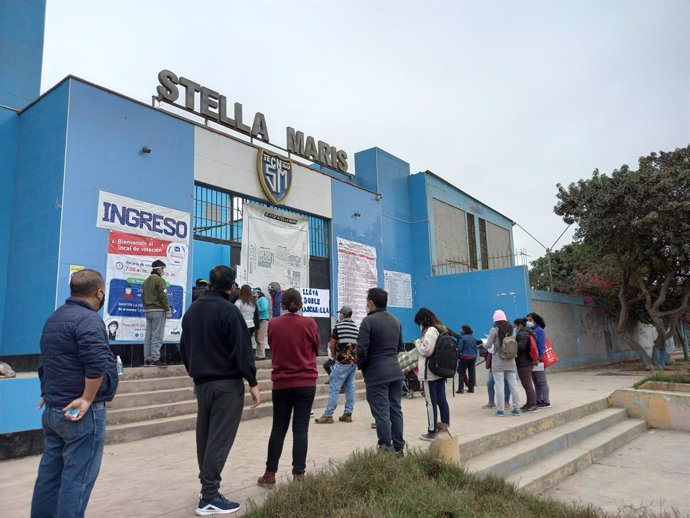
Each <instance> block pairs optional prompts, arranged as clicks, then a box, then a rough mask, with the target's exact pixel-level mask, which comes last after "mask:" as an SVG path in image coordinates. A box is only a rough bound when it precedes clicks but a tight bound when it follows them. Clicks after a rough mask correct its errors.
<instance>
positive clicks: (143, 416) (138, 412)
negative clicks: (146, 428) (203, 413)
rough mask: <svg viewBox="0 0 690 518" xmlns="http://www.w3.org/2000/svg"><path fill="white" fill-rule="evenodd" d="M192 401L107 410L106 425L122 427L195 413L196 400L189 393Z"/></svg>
mask: <svg viewBox="0 0 690 518" xmlns="http://www.w3.org/2000/svg"><path fill="white" fill-rule="evenodd" d="M189 395H190V396H191V397H192V399H187V400H185V401H176V402H174V403H159V404H156V405H146V406H138V407H135V408H119V409H113V410H111V409H110V408H108V412H107V419H106V423H107V426H110V425H123V424H132V423H138V422H146V421H149V420H155V419H163V418H166V417H176V416H181V415H185V414H192V413H195V412H196V399H194V396H193V395H192V394H191V393H190V394H189Z"/></svg>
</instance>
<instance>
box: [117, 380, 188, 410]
mask: <svg viewBox="0 0 690 518" xmlns="http://www.w3.org/2000/svg"><path fill="white" fill-rule="evenodd" d="M187 399H194V385H191V386H187V387H182V388H172V389H163V390H147V391H144V392H132V393H130V394H117V395H116V396H115V399H113V401H112V402H111V403H109V404H108V408H109V409H113V410H119V409H123V408H137V407H144V406H149V405H157V404H162V403H176V402H178V401H185V400H187Z"/></svg>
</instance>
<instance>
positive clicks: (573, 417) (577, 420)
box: [460, 399, 647, 493]
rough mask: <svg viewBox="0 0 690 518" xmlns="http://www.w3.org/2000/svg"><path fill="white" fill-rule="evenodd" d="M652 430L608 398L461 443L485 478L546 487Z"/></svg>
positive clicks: (466, 461)
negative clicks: (616, 406) (614, 405)
mask: <svg viewBox="0 0 690 518" xmlns="http://www.w3.org/2000/svg"><path fill="white" fill-rule="evenodd" d="M528 415H529V414H528ZM503 419H518V418H513V417H509V416H506V417H505V418H503ZM523 419H524V417H523ZM646 430H647V422H646V421H645V420H643V419H631V418H629V417H628V414H627V411H626V410H624V409H619V408H609V406H608V402H607V400H606V399H602V400H600V401H595V402H593V403H588V404H585V405H582V406H580V407H577V408H572V409H568V410H564V411H562V412H558V413H556V414H550V415H548V416H544V417H542V418H540V419H537V420H536V421H531V422H528V423H524V424H522V425H520V426H517V427H513V428H511V429H508V430H503V431H501V432H497V433H494V434H492V435H489V436H486V437H482V438H479V439H475V440H473V441H470V442H468V443H466V444H461V445H460V454H461V457H462V462H463V465H464V467H465V468H466V469H467V470H468V471H472V472H474V473H476V474H477V475H479V476H480V477H482V478H483V477H487V476H497V477H501V478H505V479H506V480H507V481H508V482H511V483H513V484H515V485H516V486H517V487H518V488H520V489H525V490H527V491H529V492H532V493H541V492H543V491H545V490H546V489H548V488H549V487H551V486H553V485H555V484H557V483H558V482H560V481H561V480H563V479H565V478H567V477H568V476H570V475H572V474H573V473H575V472H577V471H579V470H581V469H583V468H585V467H587V466H589V465H591V464H592V463H594V462H596V461H598V460H599V459H601V458H602V457H604V456H605V455H607V454H608V453H611V452H612V451H613V450H615V449H617V448H619V447H621V446H623V445H624V444H625V443H627V442H628V441H630V440H632V439H633V438H635V437H637V436H638V435H639V434H641V433H643V432H645V431H646Z"/></svg>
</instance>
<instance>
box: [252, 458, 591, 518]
mask: <svg viewBox="0 0 690 518" xmlns="http://www.w3.org/2000/svg"><path fill="white" fill-rule="evenodd" d="M247 516H248V517H252V518H269V517H275V518H278V517H280V518H293V517H294V518H302V517H303V518H317V517H327V518H346V517H347V518H351V517H361V518H401V517H410V518H413V517H414V518H418V517H419V516H428V517H445V518H470V517H472V518H474V517H497V518H498V517H511V518H534V517H554V518H561V517H562V518H576V517H577V518H589V517H591V518H594V517H597V516H601V513H600V512H599V511H598V510H597V509H596V508H594V507H592V506H585V505H581V506H573V505H568V504H565V503H562V502H558V501H556V500H552V499H548V498H543V497H537V496H534V495H532V494H530V493H528V492H526V491H520V490H516V489H515V488H514V487H513V486H512V485H510V484H508V483H506V482H505V481H504V480H502V479H498V478H492V477H489V478H487V479H484V480H479V479H478V478H477V477H475V476H474V475H471V474H469V473H467V472H466V471H464V470H463V469H460V468H458V467H455V466H451V465H449V464H447V463H445V462H442V461H439V460H437V459H435V458H433V457H431V456H430V455H429V454H428V453H426V452H424V453H422V452H418V451H414V452H411V453H409V454H408V455H406V456H405V457H404V458H402V459H401V458H397V457H395V456H394V455H393V454H389V453H378V452H375V451H373V450H372V451H357V452H355V453H353V454H352V455H351V456H350V457H349V458H348V459H347V460H346V461H344V462H343V463H341V464H335V463H334V464H331V465H330V466H329V467H327V468H326V469H324V470H322V471H319V472H317V473H313V474H310V475H308V476H307V477H306V478H305V480H304V481H303V482H301V483H299V482H297V483H295V482H292V483H289V484H282V485H280V486H278V487H277V488H276V489H275V490H274V491H272V492H271V493H270V494H269V496H268V497H267V499H266V501H265V502H264V503H263V505H261V506H256V505H253V504H250V509H249V512H248V514H247Z"/></svg>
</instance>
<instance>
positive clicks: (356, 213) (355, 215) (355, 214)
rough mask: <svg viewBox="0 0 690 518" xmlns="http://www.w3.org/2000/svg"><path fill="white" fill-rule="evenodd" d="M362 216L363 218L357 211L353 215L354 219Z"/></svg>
mask: <svg viewBox="0 0 690 518" xmlns="http://www.w3.org/2000/svg"><path fill="white" fill-rule="evenodd" d="M360 216H361V214H360V213H359V212H357V211H355V212H353V213H352V217H353V218H359V217H360Z"/></svg>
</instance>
